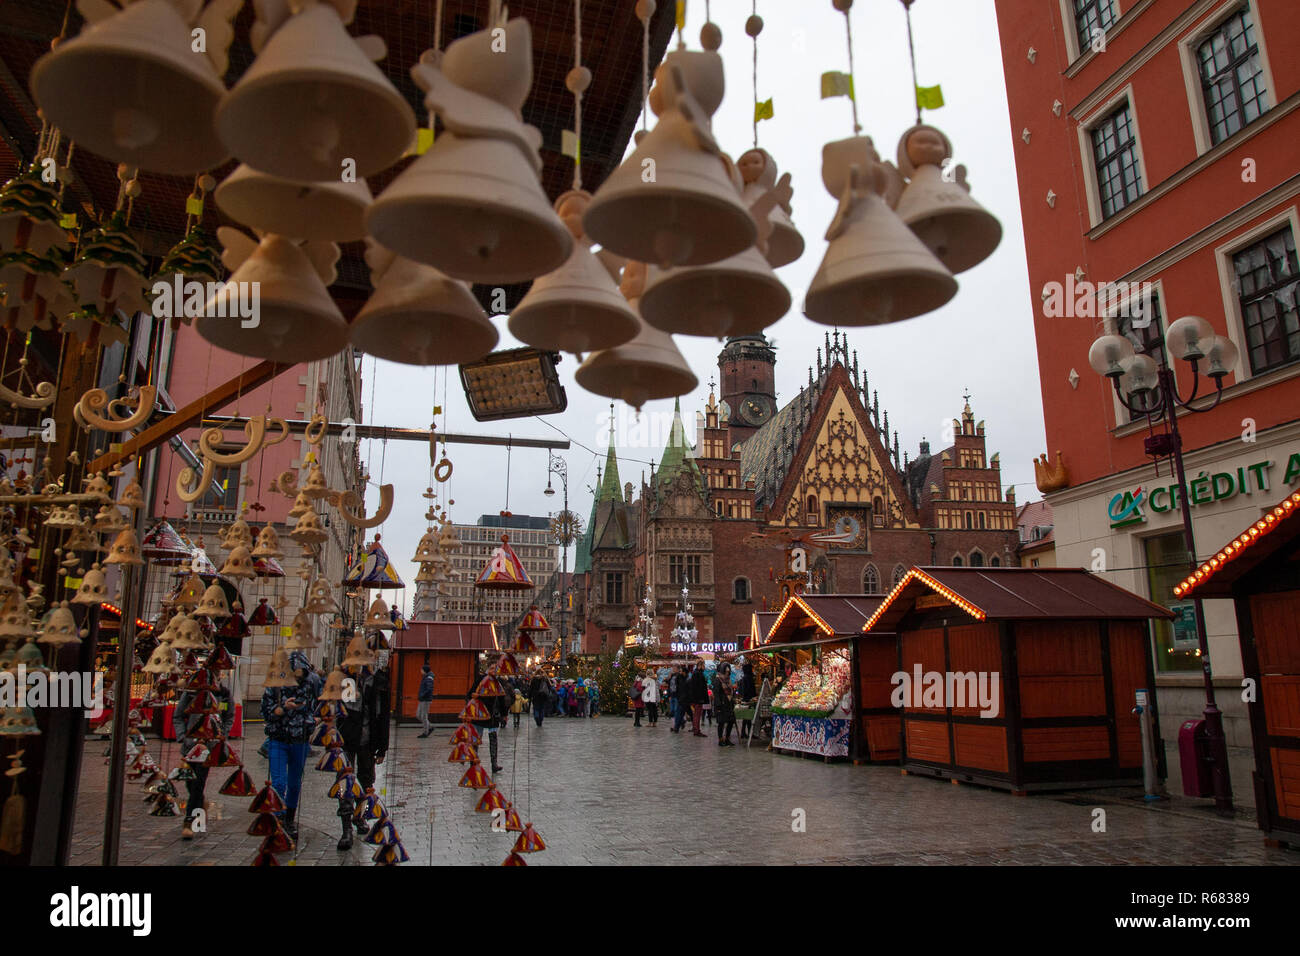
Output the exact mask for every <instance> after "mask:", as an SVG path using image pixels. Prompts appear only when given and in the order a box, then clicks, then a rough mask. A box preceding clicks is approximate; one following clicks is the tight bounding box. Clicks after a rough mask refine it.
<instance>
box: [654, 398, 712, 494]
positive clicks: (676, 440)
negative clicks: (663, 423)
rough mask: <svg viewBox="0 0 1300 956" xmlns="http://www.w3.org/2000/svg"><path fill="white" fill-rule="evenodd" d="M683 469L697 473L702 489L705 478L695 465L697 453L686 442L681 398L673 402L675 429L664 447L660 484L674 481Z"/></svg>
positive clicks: (660, 464)
mask: <svg viewBox="0 0 1300 956" xmlns="http://www.w3.org/2000/svg"><path fill="white" fill-rule="evenodd" d="M682 468H689V469H690V470H691V471H693V472H694V473H695V477H696V481H697V483H698V484H699V485H700V487H701V489H702V488H703V486H704V476H703V475H702V474H700V469H699V466H698V465H697V464H695V452H694V451H693V450H692V449H691V443H690V442H688V441H687V440H686V426H685V425H684V424H683V423H682V402H681V399H680V398H679V399H676V400H674V402H673V427H672V430H671V431H669V433H668V444H667V445H665V446H664V453H663V456H662V457H661V458H660V459H659V484H661V485H665V484H668V483H669V482H671V481H673V480H674V479H675V478H676V477H677V473H678V472H679V471H681V470H682Z"/></svg>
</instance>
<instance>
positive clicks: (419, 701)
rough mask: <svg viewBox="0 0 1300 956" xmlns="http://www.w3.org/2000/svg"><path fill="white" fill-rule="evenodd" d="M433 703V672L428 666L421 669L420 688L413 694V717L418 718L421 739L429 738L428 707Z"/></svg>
mask: <svg viewBox="0 0 1300 956" xmlns="http://www.w3.org/2000/svg"><path fill="white" fill-rule="evenodd" d="M432 703H433V671H432V670H431V669H430V667H429V665H428V664H425V665H424V667H423V673H422V674H421V675H420V688H419V690H417V691H416V692H415V716H416V717H419V718H420V726H422V727H423V728H424V733H422V734H420V736H421V737H427V736H429V734H430V732H431V730H432V728H430V727H429V706H430V705H431V704H432Z"/></svg>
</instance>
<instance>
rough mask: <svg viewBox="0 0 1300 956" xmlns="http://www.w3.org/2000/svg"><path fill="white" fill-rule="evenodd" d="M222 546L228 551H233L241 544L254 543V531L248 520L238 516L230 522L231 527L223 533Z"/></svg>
mask: <svg viewBox="0 0 1300 956" xmlns="http://www.w3.org/2000/svg"><path fill="white" fill-rule="evenodd" d="M220 536H221V546H222V547H223V548H225V549H226V550H227V551H231V550H233V549H235V548H237V547H239V546H240V545H243V546H244V547H251V546H252V544H253V532H252V529H251V528H249V527H248V522H247V521H245V520H244V519H243V518H236V519H235V520H234V521H232V522H231V523H230V527H229V528H227V529H226V530H225V531H224V532H222V533H221V535H220Z"/></svg>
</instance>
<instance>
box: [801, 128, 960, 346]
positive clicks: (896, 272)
mask: <svg viewBox="0 0 1300 956" xmlns="http://www.w3.org/2000/svg"><path fill="white" fill-rule="evenodd" d="M822 181H823V182H824V183H825V184H826V189H827V190H828V191H829V192H830V194H831V195H832V196H834V197H836V198H837V199H839V201H840V203H839V208H838V209H837V210H836V213H835V218H834V220H833V221H832V222H831V225H830V228H829V229H828V230H827V231H826V238H827V240H829V242H830V245H829V246H827V248H826V255H825V256H824V257H823V258H822V263H821V266H820V267H819V268H818V270H817V274H816V275H815V276H814V277H813V281H812V284H811V285H810V286H809V288H808V294H807V296H806V297H805V299H804V312H805V313H806V314H807V316H808V318H810V319H812V320H813V321H814V322H820V323H822V324H823V325H836V326H846V325H881V324H884V323H887V322H898V321H901V320H902V319H910V318H912V317H914V316H918V315H923V314H925V313H926V312H932V311H933V310H935V309H937V308H939V307H940V306H942V305H943V304H944V303H946V302H948V300H950V299H951V298H952V297H953V296H954V295H956V294H957V280H956V279H954V278H953V277H952V273H951V272H949V271H948V270H947V269H946V268H944V265H943V263H942V262H940V261H939V260H938V259H936V258H935V257H934V255H933V254H932V253H931V252H930V250H929V249H927V248H926V247H925V246H924V245H923V244H922V243H921V241H920V240H919V239H918V238H917V237H916V236H915V235H913V234H912V231H911V230H910V229H908V228H907V226H906V225H904V224H903V221H902V220H901V219H899V218H898V216H897V215H895V214H894V211H893V210H892V209H890V208H889V206H888V204H887V203H886V202H885V200H884V198H883V196H884V193H885V191H886V189H887V187H888V178H887V175H886V172H885V169H884V167H883V166H882V165H881V163H880V157H879V155H878V154H877V153H876V151H875V148H874V147H873V146H872V144H871V139H870V138H869V137H866V136H854V137H851V138H849V139H844V140H839V141H837V142H833V143H827V144H826V145H825V146H824V147H823V148H822Z"/></svg>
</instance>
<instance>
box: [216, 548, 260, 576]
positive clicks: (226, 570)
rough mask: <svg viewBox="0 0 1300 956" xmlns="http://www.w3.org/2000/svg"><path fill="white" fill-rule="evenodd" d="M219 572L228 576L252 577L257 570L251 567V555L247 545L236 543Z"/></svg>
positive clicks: (255, 574)
mask: <svg viewBox="0 0 1300 956" xmlns="http://www.w3.org/2000/svg"><path fill="white" fill-rule="evenodd" d="M221 574H222V575H224V576H225V577H228V578H243V579H245V580H246V579H248V578H254V577H257V572H256V570H254V568H253V556H252V555H251V554H250V553H249V551H248V548H247V546H245V545H242V544H241V545H237V546H236V547H235V548H234V550H232V551H231V552H230V555H229V556H228V557H227V558H226V563H225V564H223V565H222V566H221Z"/></svg>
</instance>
